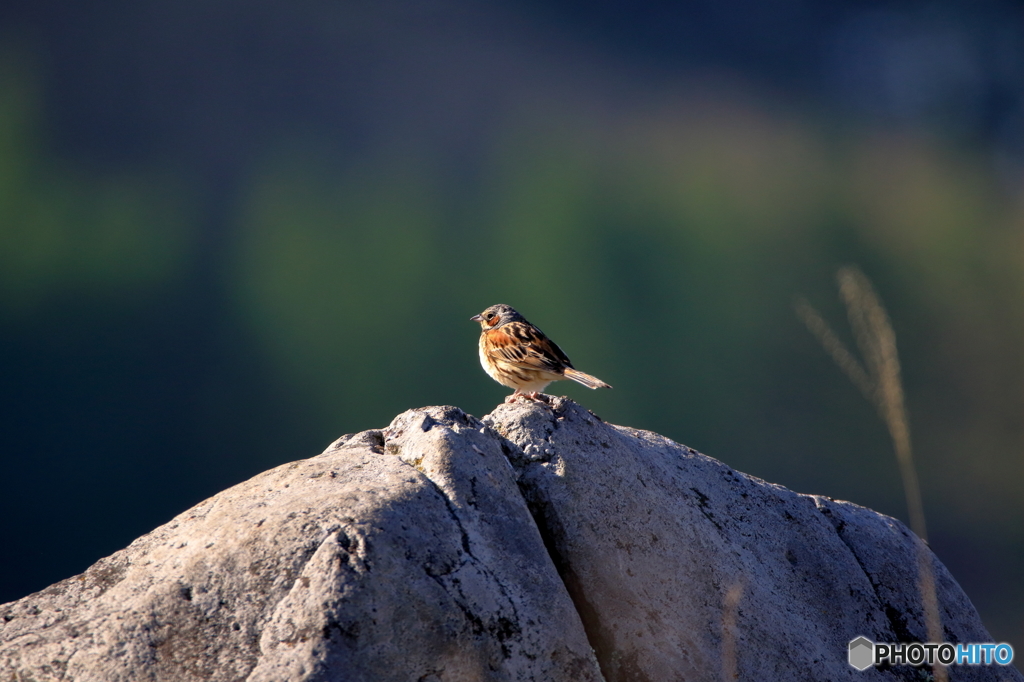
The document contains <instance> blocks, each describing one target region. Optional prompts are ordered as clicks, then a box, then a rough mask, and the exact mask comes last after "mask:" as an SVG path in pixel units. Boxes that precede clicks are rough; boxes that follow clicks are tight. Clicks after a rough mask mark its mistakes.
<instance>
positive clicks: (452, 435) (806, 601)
mask: <svg viewBox="0 0 1024 682" xmlns="http://www.w3.org/2000/svg"><path fill="white" fill-rule="evenodd" d="M921 550H924V551H925V553H926V555H927V556H928V557H929V559H930V560H931V561H932V568H933V572H934V575H935V579H936V584H937V586H938V598H939V605H940V610H941V614H942V625H943V628H944V638H945V639H947V640H949V641H952V642H985V641H991V640H990V637H989V635H988V633H987V632H986V631H985V629H984V627H983V626H982V625H981V622H980V620H979V619H978V616H977V613H976V612H975V610H974V608H973V606H971V604H970V602H969V601H968V600H967V597H966V596H965V595H964V594H963V592H962V591H961V590H960V588H959V586H958V585H957V584H956V582H955V581H954V580H953V578H952V576H950V575H949V573H948V572H947V571H946V570H945V568H944V567H943V566H942V565H941V564H940V563H939V562H938V561H937V560H936V559H935V558H934V557H933V556H932V555H931V553H930V552H928V551H927V549H926V548H924V547H923V546H922V545H921V543H920V541H918V540H917V538H915V537H914V536H913V534H911V533H910V532H909V531H908V530H907V529H906V528H905V527H904V526H903V525H902V524H901V523H899V522H898V521H896V520H894V519H891V518H889V517H886V516H883V515H880V514H877V513H875V512H872V511H870V510H867V509H864V508H862V507H858V506H856V505H853V504H850V503H847V502H837V501H834V500H830V499H827V498H822V497H818V496H811V495H799V494H797V493H794V492H791V491H789V490H786V489H785V488H782V487H780V486H777V485H772V484H769V483H766V482H764V481H761V480H759V479H756V478H752V477H750V476H746V475H744V474H741V473H738V472H736V471H733V470H732V469H730V468H729V467H728V466H726V465H724V464H722V463H721V462H718V461H716V460H714V459H711V458H710V457H706V456H704V455H701V454H699V453H697V452H695V451H693V450H691V449H690V448H687V447H685V446H682V445H679V444H676V443H674V442H672V441H669V440H667V439H665V438H662V437H661V436H658V435H656V434H652V433H648V432H643V431H637V430H635V429H628V428H623V427H618V426H613V425H610V424H606V423H604V422H602V421H601V420H600V419H598V418H597V417H595V416H594V415H593V414H591V413H590V412H588V411H587V410H585V409H583V408H581V407H580V406H579V405H576V404H575V403H573V402H572V401H569V400H566V399H561V398H555V399H552V400H551V402H550V403H537V402H520V403H513V404H509V405H502V406H500V407H498V408H497V409H496V410H495V412H494V413H493V414H492V415H489V416H488V417H485V418H484V419H483V420H477V419H475V418H473V417H471V416H469V415H466V414H464V413H463V412H462V411H461V410H459V409H457V408H453V407H431V408H423V409H419V410H412V411H409V412H406V413H404V414H402V415H399V416H398V417H396V418H395V420H394V421H393V422H392V424H391V425H390V426H389V427H388V428H386V429H383V430H379V431H366V432H363V433H361V434H356V435H353V436H346V437H343V438H341V439H339V440H338V441H337V442H336V443H335V444H333V445H332V446H331V447H330V448H328V450H327V451H326V452H324V453H323V454H322V455H319V456H317V457H313V458H311V459H307V460H302V461H299V462H293V463H291V464H287V465H284V466H281V467H278V468H276V469H273V470H271V471H268V472H265V473H263V474H260V475H259V476H256V477H254V478H253V479H251V480H249V481H246V482H244V483H242V484H240V485H237V486H235V487H233V488H230V489H228V490H226V491H224V492H222V493H220V494H218V495H216V496H214V497H212V498H210V499H209V500H206V501H205V502H203V503H201V504H199V505H197V506H196V507H194V508H193V509H190V510H189V511H187V512H185V513H184V514H181V515H179V516H178V517H177V518H175V519H174V520H172V521H171V522H170V523H168V524H166V525H164V526H161V527H160V528H157V529H156V530H154V531H153V532H151V533H149V534H147V535H145V536H143V537H141V538H139V539H138V540H136V541H135V542H134V543H132V544H131V545H130V546H129V547H127V548H126V549H124V550H122V551H120V552H117V553H115V554H114V555H112V556H110V557H107V558H106V559H102V560H101V561H99V562H97V563H96V564H95V565H94V566H92V567H91V568H90V569H88V570H87V571H86V572H85V573H83V574H82V575H80V576H76V577H74V578H70V579H68V580H64V581H62V582H60V583H57V584H55V585H53V586H51V587H49V588H47V589H46V590H43V591H42V592H39V593H37V594H34V595H29V596H28V597H25V598H24V599H21V600H19V601H17V602H12V603H10V604H6V605H3V606H0V681H3V682H7V680H14V681H17V682H28V681H29V680H32V681H34V682H43V681H44V680H75V681H77V682H100V681H102V682H128V681H132V682H134V681H137V680H146V681H164V680H166V681H173V682H192V681H193V680H196V681H197V680H212V681H214V682H219V681H228V680H231V681H234V680H249V681H250V682H283V681H289V682H290V681H293V680H295V681H299V680H302V681H307V680H308V681H328V680H338V681H340V680H345V681H354V682H359V681H369V680H396V681H397V680H402V681H405V680H419V681H421V682H451V681H459V680H467V681H468V680H487V681H499V680H500V681H504V680H545V681H549V680H550V681H553V682H561V681H570V680H572V681H576V680H580V681H583V682H587V681H591V680H592V681H594V682H598V681H600V680H607V681H608V682H620V681H625V680H629V681H637V682H643V681H645V680H647V681H658V682H671V681H673V680H690V681H693V680H722V679H750V680H755V679H756V680H787V681H788V680H857V681H861V680H919V679H925V677H922V674H921V673H922V672H923V671H919V670H916V669H913V668H910V667H908V666H896V667H893V668H890V669H884V670H881V669H875V668H868V669H867V670H865V671H863V672H858V671H856V670H855V669H854V668H852V667H851V666H850V665H849V664H848V663H847V644H848V642H849V641H850V640H852V639H854V638H855V637H857V636H860V635H863V636H865V637H867V638H869V639H871V640H873V641H875V642H891V641H907V640H921V641H923V640H926V639H927V638H926V635H925V632H926V627H925V623H924V618H923V615H922V609H921V606H920V603H921V599H920V594H919V588H918V585H917V557H918V556H919V554H918V553H919V551H921ZM591 647H593V648H591ZM595 653H596V656H595ZM951 679H952V680H954V681H958V680H1008V681H1012V682H1024V677H1022V676H1021V675H1020V674H1019V673H1018V672H1017V671H1016V670H1014V669H1013V668H1004V667H999V666H985V667H973V668H971V667H954V668H951Z"/></svg>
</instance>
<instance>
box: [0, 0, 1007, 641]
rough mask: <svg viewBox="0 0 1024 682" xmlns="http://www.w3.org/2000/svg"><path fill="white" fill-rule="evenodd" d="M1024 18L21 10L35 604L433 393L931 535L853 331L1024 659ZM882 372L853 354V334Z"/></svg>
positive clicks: (25, 456)
mask: <svg viewBox="0 0 1024 682" xmlns="http://www.w3.org/2000/svg"><path fill="white" fill-rule="evenodd" d="M1021 14H1022V13H1021V11H1020V9H1019V7H1018V6H1017V5H1016V4H1013V3H996V2H988V3H980V4H979V3H969V4H968V3H965V2H964V3H956V2H945V3H930V4H928V3H923V4H922V3H897V2H889V3H861V2H834V3H826V2H824V1H821V2H810V1H807V2H797V1H795V0H794V1H791V2H776V3H754V2H741V1H739V0H733V1H731V2H719V3H710V2H692V3H655V2H647V3H629V4H627V3H624V2H603V3H598V4H596V5H591V4H584V3H578V2H574V1H573V0H563V1H560V2H552V3H535V2H528V1H525V0H522V1H518V2H515V1H513V0H505V1H504V2H499V3H489V4H483V3H475V2H471V1H470V0H450V1H449V2H443V3H437V4H422V3H402V2H394V1H391V0H385V1H382V2H378V3H372V4H371V3H347V4H338V3H328V2H323V1H322V0H308V1H305V2H299V3H290V4H285V3H276V4H275V3H269V2H262V3H245V4H243V3H233V2H227V0H213V1H211V2H203V3H198V2H183V3H182V2H174V3H172V2H170V1H169V0H144V1H143V2H137V3H130V4H129V3H118V2H113V0H107V1H105V2H96V3H91V4H90V5H89V6H82V5H79V4H76V3H71V2H70V0H52V1H49V2H42V3H40V2H32V3H30V2H28V1H27V0H17V1H12V2H9V3H7V4H6V5H5V6H4V7H3V8H2V9H0V351H2V352H0V387H2V392H0V394H2V396H0V400H2V405H0V408H2V409H0V437H2V438H0V441H2V445H0V453H2V454H0V471H2V480H3V481H4V494H3V495H2V496H0V514H2V518H3V524H2V527H0V548H2V552H3V554H2V556H3V561H2V562H0V602H2V601H8V600H12V599H16V598H19V597H22V596H24V595H25V594H28V593H29V592H32V591H34V590H38V589H41V588H43V587H45V586H46V585H48V584H50V583H52V582H54V581H56V580H59V579H62V578H65V577H68V576H70V575H72V574H74V573H76V572H80V571H82V570H84V569H85V568H86V567H87V566H88V565H89V564H91V563H92V562H94V561H95V560H96V559H98V558H100V557H101V556H104V555H106V554H109V553H111V552H113V551H115V550H117V549H119V548H121V547H123V546H124V545H126V544H127V543H128V542H130V541H131V540H132V539H133V538H135V537H136V536H138V535H140V534H142V533H144V532H147V531H149V530H151V529H152V528H153V527H155V526H156V525H158V524H160V523H163V522H165V521H167V520H168V519H169V518H170V517H171V516H173V515H174V514H176V513H178V512H180V511H183V510H184V509H186V508H187V507H189V506H190V505H193V504H195V503H197V502H198V501H200V500H201V499H203V498H205V497H206V496H209V495H211V494H214V493H216V492H217V491H219V490H221V489H223V488H224V487H226V486H228V485H231V484H233V483H236V482H238V481H241V480H243V479H245V478H247V477H249V476H251V475H253V474H255V473H257V472H259V471H261V470H264V469H266V468H268V467H271V466H274V465H277V464H280V463H282V462H286V461H290V460H293V459H297V458H301V457H308V456H312V455H314V454H317V453H319V452H320V451H321V450H322V449H323V448H324V447H325V446H326V445H327V444H328V443H329V442H331V441H332V440H333V439H334V438H336V437H337V436H339V435H341V434H343V433H345V432H352V431H358V430H363V429H367V428H375V427H382V426H385V425H386V424H387V423H388V422H389V421H390V420H391V418H392V417H393V416H394V415H396V414H397V413H399V412H401V411H403V410H406V409H409V408H413V407H418V406H422V405H432V404H454V405H458V406H460V407H462V408H463V409H465V410H467V411H469V412H471V413H473V414H475V415H477V416H482V415H484V414H486V413H487V412H489V411H490V410H491V409H492V407H493V406H494V405H495V404H496V403H498V402H499V401H500V400H501V399H502V397H503V396H504V395H505V394H506V393H507V391H506V390H505V389H504V388H503V387H500V386H498V385H497V384H495V383H494V382H493V381H491V380H490V379H489V378H488V377H487V376H485V375H484V373H483V372H482V370H481V369H480V367H479V365H478V361H477V353H476V343H477V334H478V329H477V326H476V325H475V324H474V323H471V322H469V321H468V318H469V317H470V316H471V315H473V314H475V313H477V312H479V311H481V310H482V309H483V308H484V307H486V306H488V305H490V304H493V303H498V302H502V303H508V304H511V305H513V306H515V307H516V308H517V309H519V310H520V311H521V312H523V313H524V314H525V315H526V316H527V317H528V318H529V319H530V320H531V321H532V322H534V323H535V324H537V325H538V326H540V327H541V328H542V329H544V330H545V331H546V332H547V333H548V334H549V335H550V336H552V337H553V338H554V339H555V340H556V341H557V342H558V343H559V345H561V346H562V348H563V349H564V350H565V351H566V352H567V353H568V354H569V356H570V357H571V358H572V359H573V361H574V363H575V365H576V366H577V367H578V368H580V369H583V370H584V371H587V372H590V373H593V374H595V375H597V376H599V377H601V378H602V379H604V380H606V381H608V382H609V383H611V384H613V385H614V386H615V389H614V390H613V391H601V392H591V391H588V390H587V389H585V388H583V387H580V386H577V385H575V384H568V383H565V384H556V385H554V386H553V387H552V390H553V391H554V392H556V393H565V394H568V395H569V396H571V397H573V398H574V399H576V400H578V401H580V402H582V403H583V404H584V405H586V406H587V407H589V408H591V409H593V410H594V411H595V412H597V413H598V414H599V415H601V416H602V417H603V418H605V419H606V420H608V421H611V422H614V423H618V424H625V425H630V426H634V427H639V428H646V429H651V430H654V431H658V432H660V433H662V434H665V435H667V436H669V437H671V438H673V439H675V440H678V441H680V442H683V443H686V444H688V445H690V446H692V447H695V448H698V449H699V450H701V451H703V452H705V453H707V454H709V455H712V456H714V457H717V458H719V459H721V460H723V461H725V462H726V463H728V464H730V465H731V466H733V467H735V468H737V469H739V470H742V471H745V472H747V473H750V474H754V475H757V476H760V477H762V478H765V479H767V480H769V481H772V482H776V483H780V484H783V485H786V486H788V487H790V488H792V489H794V490H797V491H799V492H805V493H819V494H824V495H829V496H833V497H837V498H842V499H847V500H851V501H853V502H856V503H858V504H862V505H865V506H868V507H872V508H874V509H877V510H879V511H881V512H884V513H887V514H891V515H893V516H896V517H899V518H901V519H903V520H904V521H905V520H906V512H905V509H906V507H905V502H904V499H903V493H902V488H901V485H900V480H899V472H898V468H897V464H896V460H895V458H894V456H893V453H892V447H891V444H890V442H889V439H888V435H887V432H886V429H885V426H884V424H883V423H882V422H881V421H880V420H879V418H878V417H877V415H876V413H875V410H874V408H873V407H872V406H871V405H870V404H868V403H867V402H866V401H865V400H864V398H863V397H862V396H861V395H860V394H859V393H858V391H857V389H856V388H855V387H854V386H853V385H852V384H850V382H849V381H848V380H847V379H846V378H845V377H844V376H843V374H842V373H841V372H840V371H839V370H838V369H837V368H836V367H835V366H834V365H833V364H832V361H831V360H830V359H829V357H828V356H827V354H826V353H825V351H823V350H822V349H821V347H820V346H819V345H818V342H817V341H816V340H815V339H814V337H813V336H812V335H811V334H810V333H809V332H808V331H807V330H806V329H805V328H804V327H803V325H802V324H801V322H800V321H799V320H798V319H797V317H796V315H795V314H794V310H793V302H794V299H795V298H796V297H798V296H805V297H806V298H807V299H808V300H809V301H810V302H811V303H812V304H813V305H814V306H815V307H817V308H818V309H819V310H820V311H822V313H823V314H824V315H825V317H826V318H828V319H829V320H830V321H831V323H832V324H833V326H834V327H836V328H837V329H838V330H840V331H841V332H842V333H844V334H846V338H847V339H849V336H850V335H849V332H848V330H847V327H846V324H845V321H844V316H845V313H844V310H843V308H842V306H841V304H840V303H839V299H838V296H837V293H836V283H835V273H836V270H837V269H838V268H839V267H841V266H843V265H847V264H856V265H858V266H859V267H860V268H861V269H862V270H863V271H864V272H865V273H866V274H867V275H868V276H869V277H870V278H871V279H872V281H873V282H874V284H875V287H876V289H877V290H878V292H879V294H880V296H881V298H882V300H883V301H884V303H885V305H886V306H887V308H888V311H889V314H890V317H891V318H892V322H893V326H894V327H895V330H896V334H897V340H898V343H899V351H900V357H901V360H902V363H903V375H904V376H903V378H904V381H905V388H906V391H907V405H908V409H909V413H910V420H911V429H912V435H913V439H914V444H915V456H916V462H917V467H918V471H919V475H920V478H921V484H922V491H923V496H924V504H925V511H926V514H927V517H928V522H929V531H930V535H931V544H932V547H933V548H934V549H935V551H936V552H937V553H938V555H939V556H940V558H941V559H942V560H943V561H944V562H945V563H946V565H947V566H948V567H949V568H950V569H951V571H952V572H953V574H954V576H955V577H956V578H957V579H958V580H959V582H960V583H961V585H962V586H963V587H964V588H965V590H966V591H967V593H968V595H969V596H970V597H971V598H972V600H973V601H974V603H975V604H976V606H977V607H978V608H979V610H980V612H981V614H982V617H983V620H984V621H985V623H986V625H987V626H988V628H989V629H990V630H991V632H992V634H993V636H994V638H995V639H996V641H1009V642H1011V643H1012V644H1014V645H1015V646H1016V647H1017V648H1018V650H1019V651H1020V650H1024V615H1022V613H1024V608H1022V607H1024V583H1022V580H1021V576H1024V501H1022V496H1021V494H1020V491H1021V486H1022V483H1024V456H1022V445H1024V442H1022V440H1024V439H1022V436H1024V423H1022V416H1024V363H1022V360H1024V354H1022V351H1024V343H1022V342H1024V203H1022V198H1024V193H1022V190H1024V184H1022V179H1024V104H1022V102H1024V88H1022V87H1021V86H1022V84H1024V22H1022V21H1021V19H1022V18H1024V17H1022V16H1021ZM851 345H852V344H851Z"/></svg>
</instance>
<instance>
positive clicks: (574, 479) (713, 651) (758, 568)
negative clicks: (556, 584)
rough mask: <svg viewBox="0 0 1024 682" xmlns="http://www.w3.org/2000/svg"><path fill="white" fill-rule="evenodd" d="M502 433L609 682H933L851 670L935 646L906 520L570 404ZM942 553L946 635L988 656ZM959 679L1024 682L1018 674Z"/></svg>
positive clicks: (510, 411)
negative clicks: (858, 649) (855, 664)
mask: <svg viewBox="0 0 1024 682" xmlns="http://www.w3.org/2000/svg"><path fill="white" fill-rule="evenodd" d="M489 419H490V420H491V421H492V423H493V425H494V428H495V429H496V430H497V431H498V432H499V433H501V434H502V435H503V436H505V437H507V438H508V439H509V440H511V441H512V442H514V443H515V444H516V445H518V446H519V447H520V449H521V450H522V452H523V455H522V456H520V457H519V458H517V459H516V460H515V464H516V467H517V469H518V470H519V472H520V481H519V482H520V488H521V489H522V491H523V494H524V496H525V497H526V499H527V501H528V502H529V504H530V508H531V510H532V511H533V514H534V517H535V518H536V519H537V524H538V526H539V527H540V530H541V533H542V535H544V537H545V542H546V544H547V546H548V549H549V551H550V552H551V554H552V557H553V558H554V560H555V564H556V565H557V566H558V569H559V572H560V573H561V575H562V578H563V580H564V581H565V584H566V586H567V587H568V589H569V592H570V594H571V595H572V597H573V600H574V601H575V603H576V607H577V610H578V611H579V612H580V615H581V617H582V618H583V622H584V626H585V627H586V630H587V635H588V636H589V637H590V641H591V643H592V644H593V646H594V649H595V651H596V653H597V656H598V660H599V661H600V663H601V670H602V672H603V674H604V676H605V679H606V680H608V681H609V682H614V681H618V680H630V681H644V680H650V681H651V682H655V681H657V682H669V681H672V680H688V681H692V680H723V679H734V678H735V679H743V680H860V681H863V680H882V679H923V678H921V677H919V676H918V671H917V670H915V669H913V668H910V667H908V666H896V667H893V668H891V669H889V670H879V669H875V668H869V669H868V670H865V671H863V672H858V671H857V670H855V669H854V668H852V667H851V666H850V665H849V664H848V662H847V645H848V643H849V642H850V640H852V639H854V638H856V637H857V636H860V635H863V636H866V637H867V638H869V639H871V640H872V641H875V642H897V641H921V642H926V641H928V638H927V636H926V628H925V624H924V618H923V615H922V608H921V599H920V595H919V590H918V586H917V559H916V557H917V554H916V551H917V548H918V544H917V543H919V542H920V541H919V540H917V538H916V536H914V535H913V534H911V533H910V531H909V530H907V529H906V528H905V527H904V526H903V524H902V523H900V522H899V521H897V520H896V519H892V518H890V517H887V516H883V515H881V514H878V513H876V512H873V511H871V510H868V509H864V508H862V507H858V506H856V505H853V504H850V503H848V502H835V501H832V500H829V499H826V498H822V497H817V496H811V495H799V494H797V493H794V492H791V491H789V490H787V489H785V488H783V487H781V486H778V485H772V484H770V483H766V482H764V481H762V480H760V479H757V478H754V477H751V476H747V475H745V474H741V473H739V472H736V471H734V470H732V469H730V468H729V467H728V466H726V465H724V464H722V463H721V462H719V461H717V460H715V459H712V458H710V457H707V456H704V455H702V454H700V453H698V452H696V451H694V450H692V449H690V448H687V447H685V446H682V445H679V444H677V443H674V442H672V441H670V440H668V439H666V438H663V437H662V436H659V435H657V434H654V433H650V432H646V431H638V430H636V429H629V428H623V427H620V426H613V425H610V424H606V423H604V422H602V421H601V420H600V419H599V418H597V417H596V416H594V415H593V414H592V413H590V412H588V411H587V410H585V409H583V408H581V407H580V406H579V405H577V404H576V403H573V402H572V401H569V400H565V399H561V398H555V399H553V400H552V401H551V403H550V405H543V404H538V403H532V404H529V403H523V402H517V403H513V404H509V405H503V406H500V407H499V408H498V409H496V410H495V411H494V412H493V413H492V414H491V415H489ZM552 453H553V454H552ZM928 556H929V557H930V559H931V561H932V566H933V569H934V571H935V575H936V579H937V583H938V598H939V603H940V606H941V609H942V617H943V623H942V624H943V627H944V633H945V637H946V639H947V640H949V641H952V642H990V641H991V638H990V636H989V634H988V633H987V632H986V630H985V628H984V627H983V626H982V624H981V621H980V619H979V617H978V614H977V612H976V611H975V609H974V607H973V606H972V605H971V603H970V601H969V600H968V599H967V597H966V596H965V595H964V593H963V591H962V590H961V589H960V587H959V586H958V585H957V584H956V582H955V581H954V580H953V578H952V577H951V576H950V575H949V573H948V572H947V571H946V570H945V568H944V567H943V566H942V564H941V563H940V562H939V561H938V560H937V559H936V558H935V557H934V555H932V554H931V552H930V551H928ZM950 671H951V678H950V679H952V680H975V679H978V680H981V679H985V680H1024V677H1022V676H1021V675H1020V673H1018V672H1017V671H1016V670H1014V669H1012V668H1004V667H1002V666H986V667H967V666H956V667H953V668H951V669H950Z"/></svg>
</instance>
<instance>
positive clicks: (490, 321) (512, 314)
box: [469, 303, 525, 331]
mask: <svg viewBox="0 0 1024 682" xmlns="http://www.w3.org/2000/svg"><path fill="white" fill-rule="evenodd" d="M469 319H470V320H472V321H473V322H479V323H480V328H481V329H483V330H484V331H486V330H488V329H496V328H498V327H500V326H501V325H503V324H507V323H509V322H515V321H517V320H518V321H523V322H525V319H524V318H523V316H522V315H520V314H519V313H518V312H516V309H515V308H513V307H512V306H510V305H505V304H504V303H498V304H497V305H492V306H491V307H490V308H488V309H487V310H485V311H483V312H482V313H480V314H479V315H474V316H473V317H471V318H469Z"/></svg>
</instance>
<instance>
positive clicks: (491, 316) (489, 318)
mask: <svg viewBox="0 0 1024 682" xmlns="http://www.w3.org/2000/svg"><path fill="white" fill-rule="evenodd" d="M495 317H497V315H495V314H494V313H491V314H489V315H488V316H487V317H486V318H485V319H486V320H487V321H488V322H490V321H491V320H493V319H494V318H495Z"/></svg>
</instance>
